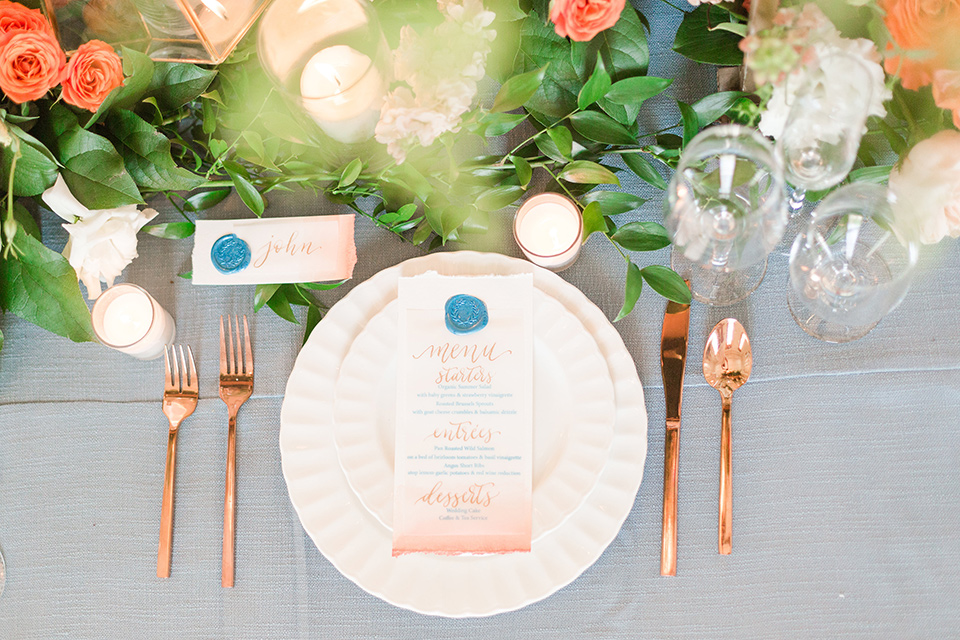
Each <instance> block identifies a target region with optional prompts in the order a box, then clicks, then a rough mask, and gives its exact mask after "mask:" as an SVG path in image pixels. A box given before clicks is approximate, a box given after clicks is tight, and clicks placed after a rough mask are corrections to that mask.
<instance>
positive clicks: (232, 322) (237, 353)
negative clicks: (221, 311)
mask: <svg viewBox="0 0 960 640" xmlns="http://www.w3.org/2000/svg"><path fill="white" fill-rule="evenodd" d="M228 343H229V348H228V346H227V344H228ZM220 375H222V376H252V375H253V350H252V349H251V347H250V327H249V326H248V325H247V316H246V315H244V316H243V342H242V343H241V341H240V317H239V316H227V331H226V340H225V339H224V330H223V316H220Z"/></svg>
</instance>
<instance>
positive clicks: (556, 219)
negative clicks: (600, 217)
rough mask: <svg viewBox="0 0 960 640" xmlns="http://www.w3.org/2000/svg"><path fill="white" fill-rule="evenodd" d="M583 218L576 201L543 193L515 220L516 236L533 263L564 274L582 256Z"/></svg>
mask: <svg viewBox="0 0 960 640" xmlns="http://www.w3.org/2000/svg"><path fill="white" fill-rule="evenodd" d="M582 235H583V218H582V217H581V215H580V210H579V209H578V208H577V205H576V204H574V203H573V201H572V200H570V199H569V198H566V197H564V196H561V195H560V194H557V193H541V194H538V195H535V196H533V197H532V198H530V199H528V200H527V201H526V202H524V203H523V206H521V207H520V209H519V210H518V211H517V215H516V217H515V218H514V220H513V236H514V238H515V239H516V241H517V244H518V245H520V249H521V250H522V251H523V254H524V255H525V256H527V259H528V260H530V262H532V263H534V264H536V265H539V266H541V267H544V268H546V269H550V270H552V271H563V270H564V269H566V268H567V267H569V266H570V265H571V264H573V263H574V261H576V259H577V256H578V255H579V254H580V244H581V236H582Z"/></svg>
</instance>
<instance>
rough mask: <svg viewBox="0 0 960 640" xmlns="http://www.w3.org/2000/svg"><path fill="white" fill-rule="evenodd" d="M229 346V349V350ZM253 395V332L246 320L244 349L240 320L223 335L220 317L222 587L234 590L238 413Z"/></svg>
mask: <svg viewBox="0 0 960 640" xmlns="http://www.w3.org/2000/svg"><path fill="white" fill-rule="evenodd" d="M228 343H229V347H228V346H227V345H228ZM251 393H253V351H252V350H251V348H250V328H249V327H248V326H247V316H243V347H242V348H241V345H240V318H239V317H237V316H233V318H232V319H231V317H230V316H227V332H226V334H224V332H223V316H220V399H221V400H223V401H224V403H226V405H227V415H228V416H229V422H228V425H229V426H228V430H227V481H226V495H225V497H224V499H223V560H222V574H221V579H220V584H221V585H222V586H224V587H232V586H233V573H234V571H233V569H234V541H235V540H236V521H237V411H238V410H239V409H240V405H242V404H243V403H244V402H246V401H247V398H249V397H250V394H251Z"/></svg>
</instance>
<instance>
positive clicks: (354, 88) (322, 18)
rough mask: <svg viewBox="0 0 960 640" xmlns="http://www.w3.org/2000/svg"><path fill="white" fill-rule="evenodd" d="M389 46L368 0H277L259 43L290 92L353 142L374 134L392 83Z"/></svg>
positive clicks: (268, 67) (265, 61)
mask: <svg viewBox="0 0 960 640" xmlns="http://www.w3.org/2000/svg"><path fill="white" fill-rule="evenodd" d="M386 48H387V47H386V43H385V41H384V38H383V33H382V32H381V30H380V25H379V22H378V21H377V17H376V14H375V13H374V12H373V10H372V9H371V8H370V5H369V3H368V2H367V1H366V0H275V1H274V2H273V4H271V5H270V7H269V8H268V9H267V11H266V12H265V13H264V15H263V19H262V20H261V22H260V31H259V35H258V46H257V50H258V52H259V55H260V62H261V63H262V65H263V68H264V70H265V71H266V72H267V74H268V75H269V76H270V77H271V78H272V80H273V82H274V84H276V85H277V87H279V88H280V91H281V93H282V95H284V96H285V97H286V98H287V100H288V101H289V102H291V103H293V104H295V105H296V106H298V107H299V108H300V109H301V110H302V112H303V113H305V115H307V116H309V117H310V119H311V120H312V121H313V122H315V123H316V125H317V126H318V127H319V128H320V129H321V130H322V131H323V132H324V133H325V134H326V135H327V136H329V137H330V138H333V139H334V140H337V141H338V142H343V143H346V144H355V143H359V142H364V141H365V140H368V139H370V138H371V137H373V133H374V129H375V128H376V126H377V122H378V120H379V119H380V109H381V107H382V106H383V100H384V97H385V96H386V94H387V89H388V85H389V82H390V74H389V73H388V71H387V64H386Z"/></svg>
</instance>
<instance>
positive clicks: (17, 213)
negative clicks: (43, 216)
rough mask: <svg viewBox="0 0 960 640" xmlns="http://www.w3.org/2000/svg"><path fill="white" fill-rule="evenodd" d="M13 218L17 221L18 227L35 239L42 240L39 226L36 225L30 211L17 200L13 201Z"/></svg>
mask: <svg viewBox="0 0 960 640" xmlns="http://www.w3.org/2000/svg"><path fill="white" fill-rule="evenodd" d="M13 219H14V220H16V221H17V224H18V225H20V228H21V229H23V230H24V232H26V233H27V235H30V236H32V237H34V238H36V239H37V240H42V238H41V234H40V227H38V226H37V221H36V220H34V219H33V216H32V215H30V212H29V211H27V209H26V207H24V206H23V205H22V204H20V203H19V202H14V203H13Z"/></svg>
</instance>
